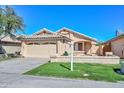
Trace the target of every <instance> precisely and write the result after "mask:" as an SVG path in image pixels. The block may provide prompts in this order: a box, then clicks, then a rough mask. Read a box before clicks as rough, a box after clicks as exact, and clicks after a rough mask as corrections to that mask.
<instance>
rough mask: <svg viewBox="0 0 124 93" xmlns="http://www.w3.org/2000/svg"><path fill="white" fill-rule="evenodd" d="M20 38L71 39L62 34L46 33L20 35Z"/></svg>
mask: <svg viewBox="0 0 124 93" xmlns="http://www.w3.org/2000/svg"><path fill="white" fill-rule="evenodd" d="M19 38H20V40H33V39H35V40H36V39H40V40H41V39H52V38H53V39H66V40H69V41H71V39H69V38H67V37H65V36H63V35H61V34H56V33H54V34H44V35H27V36H20V37H19Z"/></svg>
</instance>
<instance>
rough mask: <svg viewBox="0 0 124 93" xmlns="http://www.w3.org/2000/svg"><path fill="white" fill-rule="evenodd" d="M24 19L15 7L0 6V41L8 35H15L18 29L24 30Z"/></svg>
mask: <svg viewBox="0 0 124 93" xmlns="http://www.w3.org/2000/svg"><path fill="white" fill-rule="evenodd" d="M24 27H25V25H24V21H23V19H22V18H21V17H20V16H18V15H17V14H16V12H15V11H14V9H13V8H11V7H9V6H5V8H0V41H1V40H2V39H3V38H5V37H6V36H10V37H12V38H13V37H15V33H16V32H17V31H23V29H24Z"/></svg>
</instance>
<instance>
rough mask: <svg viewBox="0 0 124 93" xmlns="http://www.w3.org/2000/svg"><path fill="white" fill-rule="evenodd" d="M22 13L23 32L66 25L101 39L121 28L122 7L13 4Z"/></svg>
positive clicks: (122, 26) (122, 28) (122, 24)
mask: <svg viewBox="0 0 124 93" xmlns="http://www.w3.org/2000/svg"><path fill="white" fill-rule="evenodd" d="M12 7H13V8H14V9H15V10H16V12H17V14H18V15H20V16H22V17H23V19H24V21H25V24H26V28H25V33H26V34H32V33H34V32H36V31H38V30H39V29H41V28H48V29H50V30H52V31H57V30H58V29H60V28H62V27H67V28H70V29H73V30H75V31H78V32H80V33H83V34H86V35H88V36H91V37H94V38H96V39H98V40H100V41H105V40H108V39H110V38H112V37H114V36H115V31H116V29H121V30H124V6H86V5H82V6H65V5H64V6H53V5H52V6H43V5H41V6H31V5H28V6H23V5H20V6H12Z"/></svg>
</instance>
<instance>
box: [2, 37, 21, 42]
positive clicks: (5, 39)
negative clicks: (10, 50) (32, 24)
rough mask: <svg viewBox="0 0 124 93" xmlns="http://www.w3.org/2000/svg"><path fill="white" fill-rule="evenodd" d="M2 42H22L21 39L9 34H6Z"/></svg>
mask: <svg viewBox="0 0 124 93" xmlns="http://www.w3.org/2000/svg"><path fill="white" fill-rule="evenodd" d="M1 41H2V42H12V43H21V41H19V40H17V39H16V38H14V39H13V38H10V37H9V36H6V37H5V38H3V39H2V40H1Z"/></svg>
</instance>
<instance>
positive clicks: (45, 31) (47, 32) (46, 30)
mask: <svg viewBox="0 0 124 93" xmlns="http://www.w3.org/2000/svg"><path fill="white" fill-rule="evenodd" d="M52 33H53V32H52V31H50V30H48V29H46V28H43V29H40V30H39V31H37V32H35V33H34V34H33V35H42V34H52Z"/></svg>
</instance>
